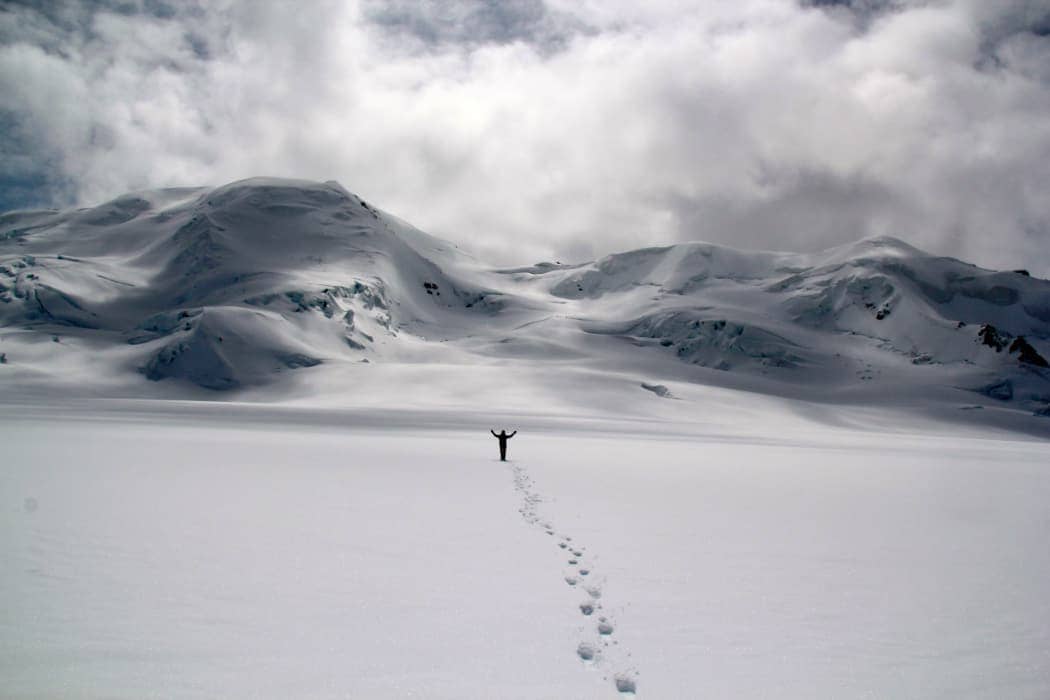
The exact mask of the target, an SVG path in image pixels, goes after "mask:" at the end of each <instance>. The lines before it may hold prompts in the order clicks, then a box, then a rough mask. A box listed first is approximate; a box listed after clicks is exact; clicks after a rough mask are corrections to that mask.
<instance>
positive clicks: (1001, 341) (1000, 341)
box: [977, 323, 1013, 352]
mask: <svg viewBox="0 0 1050 700" xmlns="http://www.w3.org/2000/svg"><path fill="white" fill-rule="evenodd" d="M977 338H978V339H979V340H980V341H981V342H982V343H983V344H985V345H987V346H988V347H990V348H995V351H996V352H1002V349H1003V348H1005V347H1006V346H1007V345H1009V344H1010V341H1011V340H1012V339H1013V336H1012V335H1011V334H1009V333H1007V332H1006V331H1001V330H999V329H998V328H996V327H995V326H993V325H992V324H990V323H985V324H984V325H982V326H981V328H980V330H978V331H977Z"/></svg>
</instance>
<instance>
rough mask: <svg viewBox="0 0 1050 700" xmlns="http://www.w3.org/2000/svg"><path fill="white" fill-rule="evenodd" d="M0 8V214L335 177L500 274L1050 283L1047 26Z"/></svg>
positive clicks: (949, 14) (513, 12)
mask: <svg viewBox="0 0 1050 700" xmlns="http://www.w3.org/2000/svg"><path fill="white" fill-rule="evenodd" d="M3 8H4V9H3V10H0V126H2V127H3V128H0V159H2V160H0V207H4V206H8V207H9V206H23V205H26V206H36V205H41V204H68V203H71V202H77V203H82V204H86V203H93V202H97V201H100V200H103V199H106V198H108V197H112V196H114V195H117V194H120V193H122V192H124V191H127V190H129V189H135V188H144V187H157V186H172V185H186V184H207V183H212V184H219V183H222V182H225V181H229V180H232V179H236V178H240V177H247V176H251V175H259V174H269V175H286V176H291V177H306V178H314V179H333V178H334V179H337V180H340V181H341V182H343V183H344V184H345V185H346V186H347V187H348V188H350V189H352V190H354V191H356V192H358V193H360V194H361V195H362V196H364V197H366V198H367V199H369V200H370V201H374V202H376V203H378V204H380V205H381V206H383V207H385V208H386V209H388V210H389V211H391V212H393V213H396V214H398V215H399V216H402V217H403V218H405V219H408V220H409V221H412V222H413V223H416V224H417V225H419V226H420V227H422V228H424V229H425V230H428V231H430V232H432V233H435V234H436V235H440V236H444V237H446V238H449V239H451V240H454V241H457V242H459V243H461V244H464V245H466V246H467V247H471V248H473V249H475V250H476V251H477V252H478V253H479V254H481V255H483V256H486V257H488V258H490V259H492V260H493V261H494V262H511V263H521V262H522V261H523V260H531V259H540V258H555V259H563V260H569V259H574V258H579V257H585V256H586V257H589V256H592V255H600V254H604V253H608V252H612V251H615V250H619V249H625V248H629V247H634V246H641V245H654V244H663V243H670V242H675V241H679V240H690V239H700V238H702V239H706V240H710V241H713V242H720V243H726V244H730V245H737V246H746V247H755V248H759V247H762V248H779V249H794V250H808V249H814V248H818V247H824V246H828V245H834V244H838V243H845V242H849V241H852V240H855V239H857V238H859V237H862V236H866V235H872V234H891V235H897V236H900V237H902V238H905V239H906V240H909V241H911V242H912V243H914V244H915V245H918V246H920V247H924V248H926V249H929V250H931V251H933V252H937V253H941V254H947V255H954V256H958V257H963V258H967V259H970V260H973V261H975V262H978V263H979V264H983V265H987V266H994V267H1010V268H1012V267H1021V266H1028V267H1031V268H1032V269H1033V272H1036V273H1037V274H1042V275H1050V245H1047V244H1048V242H1050V235H1048V234H1050V230H1048V229H1050V201H1048V199H1047V198H1046V197H1045V190H1046V186H1047V184H1048V183H1050V124H1048V121H1047V119H1046V117H1045V115H1046V114H1050V37H1048V29H1050V19H1048V18H1050V0H1027V1H1026V0H1003V1H1002V2H996V3H988V2H983V1H982V0H930V1H929V2H922V1H919V0H853V1H852V2H842V1H840V2H828V1H827V0H818V1H816V2H799V1H798V0H741V1H740V2H734V3H725V2H718V1H715V0H704V1H700V2H697V1H692V2H685V1H684V0H683V1H679V0H665V1H664V2H658V3H644V4H643V3H635V2H630V1H628V0H607V1H605V2H602V3H578V2H570V1H569V0H546V1H541V0H522V1H521V2H495V1H494V0H487V1H485V0H459V1H454V0H433V1H431V2H426V3H406V2H401V1H400V0H397V1H394V2H383V3H380V2H375V1H374V0H366V1H364V2H362V3H360V4H350V3H346V2H341V1H337V0H314V1H312V2H309V3H295V4H288V3H269V2H244V1H240V0H213V1H210V2H203V1H201V2H199V3H198V2H178V3H174V2H170V3H164V2H160V1H159V0H139V1H137V2H130V1H128V2H122V1H120V0H99V1H97V2H73V1H72V0H69V1H67V2H59V1H58V0H55V1H54V2H51V3H32V4H26V5H17V4H10V3H9V4H7V5H5V6H3Z"/></svg>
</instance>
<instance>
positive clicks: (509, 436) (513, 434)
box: [507, 430, 518, 438]
mask: <svg viewBox="0 0 1050 700" xmlns="http://www.w3.org/2000/svg"><path fill="white" fill-rule="evenodd" d="M517 434H518V431H517V430H515V431H514V432H513V433H511V434H510V435H508V436H507V437H508V438H512V437H514V436H515V435H517Z"/></svg>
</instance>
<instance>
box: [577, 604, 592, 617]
mask: <svg viewBox="0 0 1050 700" xmlns="http://www.w3.org/2000/svg"><path fill="white" fill-rule="evenodd" d="M580 612H582V613H583V614H584V615H590V614H591V613H593V612H594V605H593V604H592V603H580Z"/></svg>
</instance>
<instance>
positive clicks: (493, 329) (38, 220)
mask: <svg viewBox="0 0 1050 700" xmlns="http://www.w3.org/2000/svg"><path fill="white" fill-rule="evenodd" d="M56 342H57V343H58V344H63V343H65V344H66V345H67V351H66V353H65V354H63V355H61V357H59V356H58V355H55V353H54V352H48V349H47V348H46V344H52V343H56ZM68 348H73V349H72V350H69V349H68ZM1048 357H1050V282H1047V281H1045V280H1041V279H1035V278H1032V277H1030V276H1029V275H1028V274H1027V273H1025V272H1024V271H999V272H997V271H991V270H984V269H981V268H978V267H975V266H973V265H970V264H967V263H964V262H961V261H958V260H955V259H952V258H945V257H936V256H932V255H929V254H927V253H924V252H923V251H920V250H918V249H916V248H913V247H911V246H910V245H908V244H906V243H904V242H902V241H899V240H896V239H893V238H874V239H867V240H862V241H859V242H857V243H855V244H851V245H848V246H843V247H839V248H834V249H830V250H826V251H823V252H820V253H814V254H791V253H770V252H747V251H740V250H734V249H731V248H726V247H722V246H716V245H711V244H706V243H685V244H680V245H674V246H668V247H660V248H646V249H641V250H634V251H629V252H625V253H618V254H615V255H610V256H607V257H605V258H602V259H601V260H597V261H595V262H589V263H585V264H571V265H570V264H561V263H560V262H545V263H538V264H532V265H528V266H523V267H518V268H512V269H496V268H492V267H489V266H486V265H485V264H484V263H482V262H480V261H478V260H476V259H474V258H473V257H471V256H470V255H468V254H466V253H464V252H462V251H460V250H459V249H458V248H457V247H456V246H454V245H452V244H450V243H447V242H444V241H441V240H438V239H436V238H433V237H431V236H428V235H426V234H424V233H422V232H420V231H418V230H417V229H415V228H413V227H411V226H410V225H408V224H406V223H404V222H402V221H400V220H399V219H397V218H396V217H393V216H391V215H389V214H386V213H384V212H382V211H380V210H379V209H377V208H375V207H374V206H372V205H371V204H369V203H367V202H365V201H363V200H362V199H361V198H360V197H357V196H356V195H354V194H352V193H350V192H348V191H346V190H345V189H343V188H342V187H341V186H340V185H338V184H337V183H334V182H327V183H315V182H305V181H295V180H278V179H263V178H253V179H250V180H244V181H241V182H235V183H232V184H229V185H225V186H223V187H219V188H216V189H207V188H193V189H168V190H157V191H150V192H137V193H134V194H129V195H125V196H122V197H119V198H117V199H115V200H113V201H111V202H107V203H105V204H102V205H100V206H97V207H93V208H89V209H78V210H74V211H62V212H56V211H23V212H10V213H7V214H4V215H2V216H0V362H3V363H4V364H3V365H0V386H2V384H3V382H4V378H5V377H4V375H5V372H7V373H10V372H14V371H16V370H17V368H18V367H19V366H23V367H24V368H25V369H26V371H30V370H31V371H32V373H33V377H36V379H35V380H34V381H40V382H48V381H52V380H54V381H58V380H60V379H61V377H62V376H63V374H64V373H65V372H66V371H67V368H68V371H69V372H80V373H83V372H88V371H91V370H90V369H89V368H91V367H96V368H98V371H99V372H100V373H103V374H105V375H106V376H123V377H125V379H127V377H129V376H131V377H135V378H136V379H135V381H138V382H142V383H158V386H169V385H170V386H173V387H174V386H185V385H187V384H188V385H195V386H198V387H203V388H205V389H208V390H213V391H216V392H222V391H233V392H234V393H235V394H236V392H237V391H238V390H247V389H251V388H253V387H259V386H271V387H272V386H274V385H275V384H276V385H280V384H281V383H282V382H285V381H290V378H291V377H293V376H294V375H297V374H299V373H303V372H323V371H325V367H326V366H328V367H331V366H336V365H340V364H342V365H345V364H347V363H362V362H364V361H367V362H369V363H411V364H413V365H415V366H418V365H419V364H420V363H426V362H429V361H432V360H435V359H440V362H442V363H452V364H460V365H462V364H470V363H471V362H478V363H493V362H496V363H503V364H506V365H507V366H515V365H520V364H526V365H529V366H531V367H533V368H535V367H536V366H543V365H544V364H545V363H549V364H551V365H552V366H553V365H564V364H566V363H568V364H574V365H579V366H595V367H601V368H604V370H606V371H614V370H615V369H616V368H622V370H623V371H624V372H629V373H630V372H634V373H639V374H644V375H645V376H647V377H651V378H653V379H654V380H659V379H661V378H666V379H668V380H671V381H680V382H681V381H684V382H691V383H699V384H723V385H725V384H729V385H732V386H735V387H737V388H745V389H748V390H751V391H759V392H768V393H772V394H792V395H800V396H804V397H805V398H807V399H809V400H815V401H821V400H839V399H841V397H843V396H850V397H853V400H858V401H863V400H865V399H864V397H871V398H872V400H875V399H880V400H885V399H887V397H893V396H894V395H896V396H917V395H921V394H922V393H923V392H925V391H926V389H930V390H932V389H933V388H937V389H938V390H951V391H952V392H956V393H955V394H952V395H953V396H959V397H966V396H970V397H973V401H974V402H975V407H976V406H980V405H983V403H986V402H988V401H990V402H992V404H993V405H997V406H1008V407H1010V408H1013V409H1017V410H1019V411H1024V412H1028V413H1039V412H1045V411H1047V406H1048V405H1050V369H1048V366H1047V360H1046V358H1048ZM85 368H88V369H85ZM9 376H10V375H9ZM25 376H28V375H25ZM25 376H23V379H25ZM729 377H733V379H732V380H729V379H728V378H729ZM56 378H58V379H56ZM654 386H655V385H654ZM647 388H650V389H651V390H652V386H650V387H647ZM661 388H663V387H662V386H661ZM924 388H925V389H924ZM103 393H104V391H103ZM656 393H657V394H658V395H661V396H665V397H669V396H670V395H671V392H668V391H666V390H665V392H664V393H663V394H660V392H659V391H657V392H656ZM960 400H961V399H960ZM963 403H965V401H964V402H963Z"/></svg>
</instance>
